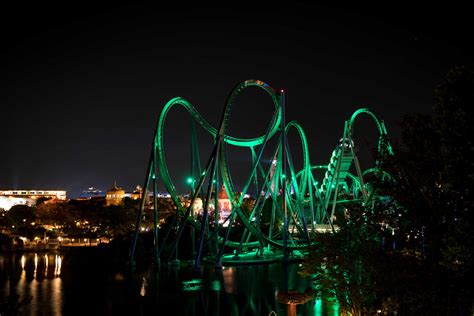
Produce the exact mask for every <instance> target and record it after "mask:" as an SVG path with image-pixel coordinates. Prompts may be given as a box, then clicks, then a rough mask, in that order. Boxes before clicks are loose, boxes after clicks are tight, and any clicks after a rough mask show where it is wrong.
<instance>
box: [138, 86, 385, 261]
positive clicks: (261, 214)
mask: <svg viewBox="0 0 474 316" xmlns="http://www.w3.org/2000/svg"><path fill="white" fill-rule="evenodd" d="M249 87H256V88H259V89H260V90H262V91H263V92H264V93H266V94H268V96H269V97H270V98H271V99H272V101H273V104H274V112H273V115H272V117H270V118H269V121H268V126H267V129H266V132H265V133H264V134H263V135H260V136H258V137H255V138H238V137H233V136H232V135H228V134H227V133H226V131H227V126H228V122H229V121H230V119H231V112H232V108H233V107H234V106H238V104H237V98H238V95H239V94H240V93H241V92H242V91H243V90H244V89H246V88H249ZM175 107H183V108H184V109H185V110H186V111H187V112H188V113H189V116H190V117H191V119H192V122H193V125H192V127H193V128H192V130H191V134H192V135H191V140H192V155H191V163H190V166H192V167H191V169H190V170H189V174H190V175H191V176H190V179H189V182H190V183H191V184H192V189H193V190H192V196H191V198H190V201H189V203H187V204H185V203H182V200H181V195H180V194H179V193H178V192H177V190H176V187H175V185H174V184H173V181H172V179H171V177H170V174H169V170H168V166H167V163H166V158H165V157H166V150H165V146H164V130H165V122H166V119H167V116H168V114H169V113H170V111H171V110H172V109H173V108H175ZM284 107H285V104H284V92H283V91H280V92H277V91H275V90H274V89H273V88H272V87H271V86H269V85H268V84H266V83H264V82H262V81H260V80H246V81H244V82H241V83H240V84H238V85H237V86H236V87H235V88H234V89H233V90H232V91H231V93H230V94H229V97H228V98H227V101H226V103H225V106H224V109H223V113H222V117H221V121H220V124H219V126H218V127H217V128H215V127H213V126H212V125H211V124H210V123H209V122H208V121H207V120H206V119H205V118H204V117H202V115H201V114H200V113H199V112H198V111H197V110H196V108H195V107H194V106H193V105H192V104H191V103H190V102H189V101H187V100H186V99H184V98H181V97H176V98H173V99H171V100H170V101H169V102H168V103H166V104H165V106H164V107H163V109H162V110H161V112H160V115H159V118H158V122H157V126H156V132H155V135H154V137H153V146H152V153H151V155H150V163H149V166H148V171H147V174H146V179H145V186H144V190H145V192H146V190H147V189H149V190H150V191H153V192H154V193H155V195H156V193H157V192H156V187H157V182H158V181H161V182H162V183H163V184H164V186H165V187H166V190H167V191H168V193H169V194H170V195H171V198H172V200H173V202H174V204H175V205H176V206H177V209H178V212H177V216H176V217H175V222H176V223H179V231H178V233H177V235H176V237H175V238H174V240H173V241H171V240H169V238H168V235H169V231H168V232H163V233H165V234H166V236H165V239H164V240H165V241H164V243H171V244H172V247H171V248H172V249H173V250H176V247H177V246H176V244H177V241H178V240H179V238H180V237H181V235H182V232H183V230H184V227H186V226H187V225H192V226H193V227H194V228H195V231H196V232H197V233H198V234H199V242H198V244H197V247H198V254H197V258H196V263H197V264H199V262H200V260H201V256H202V255H208V254H211V255H213V256H215V258H216V262H219V260H221V258H222V256H223V254H224V249H225V247H231V248H235V249H236V250H235V251H236V252H235V253H237V254H238V253H239V252H242V251H248V250H250V249H254V248H257V249H259V251H260V253H263V252H264V250H265V249H268V247H267V246H271V248H272V249H284V250H285V251H292V250H300V249H305V248H306V247H308V245H310V244H311V243H312V241H311V235H312V234H311V232H314V231H315V230H317V228H318V227H320V226H324V225H330V226H333V225H332V224H333V218H334V214H335V211H336V209H337V205H339V204H342V203H344V201H348V200H352V201H360V202H361V203H367V202H368V199H370V198H372V196H373V195H372V194H370V192H367V190H366V188H365V185H364V179H363V178H364V175H366V174H368V173H376V174H379V172H378V171H379V164H378V162H376V164H375V166H374V167H372V168H370V169H368V170H366V171H365V173H364V172H362V171H361V170H360V166H359V164H358V160H357V157H356V155H355V152H354V141H353V138H352V135H353V130H354V123H355V121H356V118H357V117H358V116H359V115H361V114H366V115H369V116H370V117H371V118H372V119H373V121H374V122H375V124H376V127H377V130H378V132H379V143H378V150H379V152H380V153H382V154H393V152H392V148H391V147H390V144H389V143H388V140H387V139H388V138H387V132H386V129H385V126H384V124H383V122H382V121H380V120H378V119H377V117H376V116H375V115H374V114H373V113H372V112H371V111H369V110H368V109H359V110H357V111H356V112H354V114H353V115H352V117H351V118H350V120H348V121H346V122H345V125H344V133H343V137H342V138H341V140H340V142H339V144H338V146H336V148H335V149H334V151H333V153H332V156H331V157H330V160H329V163H328V164H327V165H317V166H316V165H312V164H311V162H310V157H309V144H308V141H307V137H306V135H305V132H304V130H303V128H302V126H301V125H299V124H298V123H297V122H296V121H290V122H289V123H286V121H285V115H284V113H285V112H284ZM195 125H196V126H197V127H198V128H202V129H203V130H205V131H206V132H207V133H208V134H209V135H211V136H212V138H213V139H214V144H213V145H214V147H213V150H212V153H211V154H210V156H209V159H208V161H207V163H206V164H205V165H203V168H201V161H200V158H199V148H198V145H197V136H196V132H195V127H194V126H195ZM282 131H284V133H282ZM292 131H295V132H296V133H297V134H298V137H299V139H300V141H301V151H302V157H303V164H302V169H301V170H295V169H294V165H293V161H292V158H291V157H292V155H291V150H292V149H291V148H290V147H289V146H288V144H287V141H286V139H287V134H288V133H291V132H292ZM272 139H273V140H274V141H272V142H270V140H272ZM275 143H276V145H275ZM270 144H271V145H270ZM178 146H179V144H178ZM228 146H238V147H243V148H248V150H249V153H250V155H251V158H252V168H251V170H250V173H249V174H248V175H247V179H246V181H245V183H244V185H243V188H242V191H241V192H239V194H236V192H235V189H234V188H235V187H234V183H233V181H232V175H231V172H230V168H229V163H228V159H227V147H228ZM269 146H272V147H273V148H269ZM265 149H266V151H265V152H268V150H270V152H271V153H272V155H271V157H263V153H264V150H265ZM269 158H270V159H271V160H272V163H271V164H270V166H268V163H263V161H268V159H269ZM352 169H355V174H354V173H353V172H352ZM318 170H322V172H323V173H324V171H325V173H324V176H322V177H321V176H318V174H320V173H322V172H321V171H318ZM220 185H224V186H225V189H226V191H227V193H228V196H229V200H230V201H231V204H232V211H231V213H230V216H229V217H228V218H227V219H226V220H225V221H224V222H223V223H219V222H217V220H216V218H210V217H209V214H210V211H209V206H210V204H213V205H216V203H215V202H217V201H216V198H215V195H216V192H218V191H219V188H220ZM150 188H152V189H150ZM246 194H252V195H253V196H254V197H255V199H254V203H253V205H252V206H251V207H250V208H249V207H248V204H247V207H244V204H245V201H244V200H245V199H244V197H245V196H246ZM198 198H200V199H201V200H202V201H203V213H202V216H196V215H195V214H194V212H193V209H192V207H193V204H194V201H195V200H196V199H198ZM155 203H156V196H155ZM155 205H157V204H155ZM145 207H146V205H145V199H144V200H143V201H142V207H141V212H140V214H139V216H138V218H137V225H136V231H135V238H134V242H133V244H132V248H131V254H130V255H131V257H132V258H133V255H134V251H135V244H136V239H137V237H138V233H139V227H140V223H141V218H142V213H143V211H144V208H145ZM158 211H159V210H158ZM156 218H157V215H156V207H155V227H157V223H156ZM155 240H156V241H155V247H156V254H157V257H159V255H160V254H161V252H162V249H163V247H164V246H162V247H161V248H160V247H159V245H158V229H155ZM209 241H213V243H214V245H215V246H213V247H211V248H212V249H204V248H205V247H206V246H205V245H206V244H208V243H209ZM206 242H207V243H206ZM207 248H209V247H207Z"/></svg>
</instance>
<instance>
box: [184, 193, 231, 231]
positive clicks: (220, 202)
mask: <svg viewBox="0 0 474 316" xmlns="http://www.w3.org/2000/svg"><path fill="white" fill-rule="evenodd" d="M203 208H204V206H203V202H202V200H201V198H196V199H195V200H194V203H193V213H194V215H195V216H196V215H198V214H202V212H203ZM214 209H215V207H214V198H211V200H210V201H209V211H211V212H212V211H214ZM231 211H232V203H231V202H230V199H229V196H228V194H227V191H226V189H225V186H224V185H222V187H221V191H220V192H219V193H218V195H217V212H218V213H219V223H221V224H222V223H224V221H225V220H226V219H227V217H229V215H230V213H231ZM227 225H229V221H226V222H225V223H224V226H227Z"/></svg>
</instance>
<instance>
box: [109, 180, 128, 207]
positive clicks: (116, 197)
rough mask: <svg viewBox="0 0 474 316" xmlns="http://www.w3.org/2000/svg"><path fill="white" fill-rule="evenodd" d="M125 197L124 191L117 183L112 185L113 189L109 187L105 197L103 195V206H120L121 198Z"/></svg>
mask: <svg viewBox="0 0 474 316" xmlns="http://www.w3.org/2000/svg"><path fill="white" fill-rule="evenodd" d="M124 197H125V190H124V189H122V188H119V187H118V186H117V183H114V185H113V187H111V188H110V189H109V190H108V191H107V193H106V195H105V205H106V206H110V205H122V204H123V198H124Z"/></svg>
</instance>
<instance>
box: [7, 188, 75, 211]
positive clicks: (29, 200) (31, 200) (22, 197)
mask: <svg viewBox="0 0 474 316" xmlns="http://www.w3.org/2000/svg"><path fill="white" fill-rule="evenodd" d="M39 198H47V199H50V201H51V202H53V203H54V202H59V201H61V202H62V201H66V191H62V190H4V191H0V208H2V209H4V210H9V209H10V208H12V206H14V205H18V204H22V205H28V206H34V205H35V204H36V201H37V200H38V199H39Z"/></svg>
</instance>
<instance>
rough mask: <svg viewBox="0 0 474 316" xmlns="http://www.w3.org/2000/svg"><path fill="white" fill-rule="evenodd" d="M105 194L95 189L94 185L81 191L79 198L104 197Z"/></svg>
mask: <svg viewBox="0 0 474 316" xmlns="http://www.w3.org/2000/svg"><path fill="white" fill-rule="evenodd" d="M104 196H105V194H104V192H103V191H101V190H99V189H96V188H94V187H89V188H87V190H84V191H82V193H81V194H80V195H79V199H88V200H90V199H92V198H96V197H104Z"/></svg>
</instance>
